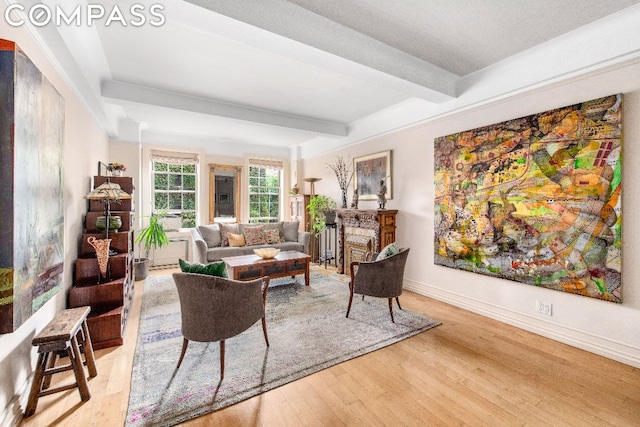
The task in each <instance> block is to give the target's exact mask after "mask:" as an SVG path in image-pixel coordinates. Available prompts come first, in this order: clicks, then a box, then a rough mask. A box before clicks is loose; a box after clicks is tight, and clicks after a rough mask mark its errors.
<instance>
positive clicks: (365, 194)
mask: <svg viewBox="0 0 640 427" xmlns="http://www.w3.org/2000/svg"><path fill="white" fill-rule="evenodd" d="M353 171H354V175H353V188H354V189H357V190H358V196H359V199H360V200H377V198H378V196H377V194H378V188H380V181H383V182H384V185H386V186H387V193H386V198H387V200H389V199H391V198H392V197H391V196H392V192H391V150H388V151H383V152H381V153H375V154H370V155H368V156H362V157H356V158H354V159H353Z"/></svg>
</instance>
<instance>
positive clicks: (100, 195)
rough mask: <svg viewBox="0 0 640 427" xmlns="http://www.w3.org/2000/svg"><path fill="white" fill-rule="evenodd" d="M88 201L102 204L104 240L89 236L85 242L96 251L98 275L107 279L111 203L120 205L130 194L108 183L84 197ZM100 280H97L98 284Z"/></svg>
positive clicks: (116, 185)
mask: <svg viewBox="0 0 640 427" xmlns="http://www.w3.org/2000/svg"><path fill="white" fill-rule="evenodd" d="M85 198H86V199H88V200H99V201H101V202H102V203H104V211H105V214H104V216H105V228H104V231H105V237H104V239H96V238H95V237H93V236H91V237H89V238H88V239H87V242H89V244H90V245H91V246H93V248H94V249H95V250H96V258H98V265H99V267H100V274H101V277H102V278H106V277H107V265H108V262H109V245H110V244H111V239H109V226H110V224H111V203H112V202H116V203H121V201H122V200H124V199H130V198H131V194H129V193H127V192H126V191H124V190H122V189H121V188H120V185H118V184H114V183H112V182H110V181H109V179H108V178H107V182H105V183H103V184H101V185H100V186H99V187H96V188H95V189H93V190H91V191H90V192H89V194H87V195H86V196H85ZM99 282H100V278H98V283H99Z"/></svg>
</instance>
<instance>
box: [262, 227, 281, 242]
mask: <svg viewBox="0 0 640 427" xmlns="http://www.w3.org/2000/svg"><path fill="white" fill-rule="evenodd" d="M264 237H265V239H266V240H267V243H268V244H270V245H273V244H276V243H283V242H284V237H281V236H280V230H278V229H276V228H274V229H273V230H265V231H264Z"/></svg>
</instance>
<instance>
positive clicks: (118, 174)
mask: <svg viewBox="0 0 640 427" xmlns="http://www.w3.org/2000/svg"><path fill="white" fill-rule="evenodd" d="M111 176H122V171H121V170H120V169H118V170H113V171H111Z"/></svg>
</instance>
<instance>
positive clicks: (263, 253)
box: [253, 248, 280, 259]
mask: <svg viewBox="0 0 640 427" xmlns="http://www.w3.org/2000/svg"><path fill="white" fill-rule="evenodd" d="M253 253H255V254H256V255H258V256H259V257H260V258H265V259H268V258H273V257H274V256H276V255H278V254H279V253H280V249H278V248H258V249H254V250H253Z"/></svg>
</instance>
